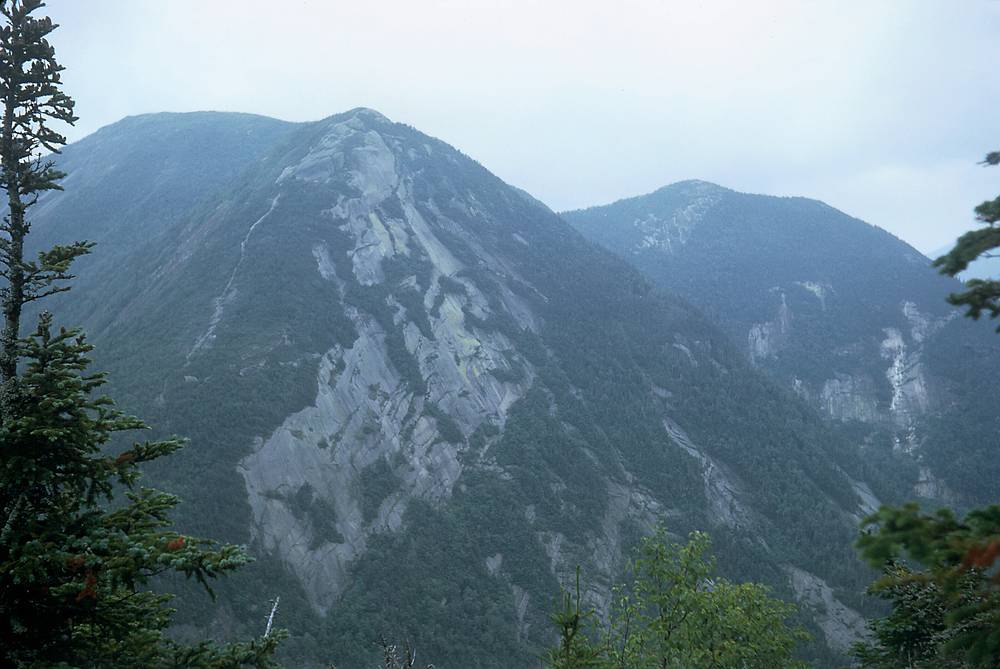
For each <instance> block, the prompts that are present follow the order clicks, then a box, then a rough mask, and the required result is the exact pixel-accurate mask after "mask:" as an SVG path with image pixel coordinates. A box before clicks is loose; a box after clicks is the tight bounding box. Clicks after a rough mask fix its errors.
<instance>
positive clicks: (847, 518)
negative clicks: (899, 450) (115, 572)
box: [39, 109, 899, 667]
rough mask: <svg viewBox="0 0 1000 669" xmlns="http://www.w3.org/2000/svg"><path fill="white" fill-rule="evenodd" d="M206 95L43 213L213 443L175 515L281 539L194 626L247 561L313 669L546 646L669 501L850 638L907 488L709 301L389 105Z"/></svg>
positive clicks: (214, 530) (839, 642)
mask: <svg viewBox="0 0 1000 669" xmlns="http://www.w3.org/2000/svg"><path fill="white" fill-rule="evenodd" d="M187 120H188V121H199V120H200V121H202V122H207V121H209V120H210V121H211V123H209V124H208V125H205V126H204V127H202V126H198V127H200V128H201V129H202V131H203V132H204V134H203V135H198V137H201V138H203V139H201V141H192V142H191V143H190V144H189V145H187V146H182V147H178V146H177V145H176V142H174V141H173V137H175V134H171V133H183V132H186V130H185V123H184V122H180V123H178V122H179V121H185V119H177V118H174V117H169V118H164V119H159V121H160V122H161V123H166V124H167V127H166V128H165V129H164V131H163V132H159V133H158V132H151V133H145V134H140V135H138V136H136V137H134V138H133V140H132V143H128V142H125V143H122V144H121V145H116V144H113V143H104V144H100V143H96V144H92V146H91V147H90V148H88V147H86V146H84V147H83V148H85V149H87V151H88V152H89V153H85V152H84V151H83V150H82V149H80V148H79V147H77V148H76V149H74V147H68V148H67V150H66V152H65V154H64V155H63V157H62V160H63V163H62V164H63V166H64V167H65V168H66V169H67V170H68V171H74V170H78V169H85V168H86V167H87V166H88V165H94V164H96V165H117V166H119V172H117V173H114V174H113V175H112V177H107V180H105V181H101V180H100V179H94V180H92V181H89V182H88V181H86V180H85V179H81V181H79V182H78V185H77V190H76V191H75V192H74V191H72V190H67V192H66V193H65V194H56V195H53V196H51V199H50V200H49V201H48V202H47V203H46V207H47V208H46V209H40V210H39V214H40V215H39V229H40V230H45V231H46V232H45V234H46V235H47V238H48V239H51V240H55V241H65V240H66V239H67V238H69V237H73V238H75V237H77V236H80V237H86V236H87V235H86V233H87V231H88V230H89V229H94V230H97V231H99V232H101V234H103V235H105V240H104V243H102V246H99V247H98V249H97V250H96V252H95V253H96V254H100V253H101V252H102V251H103V250H105V249H106V253H107V257H106V258H105V259H103V260H101V261H99V262H97V261H95V262H92V263H91V264H89V265H85V266H82V267H81V274H85V275H86V277H87V278H86V279H81V282H80V283H79V285H78V287H77V289H75V290H74V292H73V294H72V295H70V296H60V297H59V299H58V300H57V301H56V302H54V303H53V305H54V307H53V310H54V311H56V312H57V313H60V315H61V317H62V318H63V320H65V321H68V322H81V323H83V324H84V325H85V326H86V327H87V328H88V330H90V331H91V332H92V334H93V340H94V341H95V343H96V344H97V346H98V348H97V350H96V351H95V353H96V357H97V360H98V363H99V365H100V366H102V367H104V368H107V369H108V370H109V371H110V372H111V374H112V376H111V378H112V382H113V384H114V386H113V391H114V395H115V396H117V397H119V398H120V399H121V401H122V403H123V405H124V406H125V408H127V409H128V410H130V411H135V412H137V413H139V414H140V415H142V416H143V417H144V418H147V419H148V420H149V421H150V423H151V424H153V425H155V426H156V428H157V431H159V432H164V433H173V432H176V433H180V434H185V435H189V436H190V437H191V438H192V444H191V445H190V446H189V447H188V448H187V449H185V451H182V452H181V453H180V454H179V455H178V456H177V457H176V458H175V459H174V461H173V462H172V463H171V465H170V466H169V467H162V468H159V469H155V470H154V471H153V472H152V474H153V476H154V478H155V479H156V480H157V481H159V482H162V483H163V485H164V486H165V487H167V488H168V489H170V490H176V491H177V492H178V493H179V494H180V495H181V496H182V497H183V498H184V499H185V500H188V502H187V504H185V505H183V506H182V508H181V511H180V515H179V518H178V521H179V523H180V524H181V526H182V527H184V528H190V529H191V530H193V531H199V532H202V533H206V531H207V533H209V534H211V535H213V536H220V537H221V538H223V539H226V540H230V541H236V542H239V543H248V544H249V545H250V546H251V549H252V550H253V552H254V553H255V555H257V557H258V558H259V559H258V562H257V564H255V565H254V566H253V567H252V568H251V570H249V571H248V572H247V574H246V575H245V576H243V577H237V578H235V579H233V580H232V581H231V582H229V583H227V584H224V585H223V588H222V590H221V592H222V594H223V596H224V597H225V598H226V601H227V602H229V603H230V604H229V610H228V611H226V610H220V609H218V608H213V607H210V606H208V605H207V604H206V603H205V602H204V601H203V600H200V599H198V597H196V596H195V595H193V594H188V595H186V596H185V597H184V598H183V599H182V601H181V602H180V605H181V609H182V617H183V618H184V619H185V620H186V621H187V624H188V625H200V626H203V627H207V628H209V629H213V630H215V631H216V632H218V633H223V630H227V629H233V628H239V627H240V626H241V625H244V626H245V625H250V626H252V625H253V623H252V621H253V620H255V618H254V616H257V615H260V611H261V607H262V605H263V603H262V601H258V600H260V599H261V598H262V597H263V595H262V594H261V591H260V587H254V586H252V585H251V583H253V582H255V581H256V582H258V583H265V584H267V586H268V588H269V589H272V590H274V591H275V594H278V593H280V594H281V597H282V604H283V611H288V612H289V613H288V614H287V615H289V619H288V623H289V625H288V626H289V627H291V628H292V630H293V638H292V639H291V640H290V641H289V643H288V645H287V650H286V652H287V653H289V657H292V658H294V659H295V660H296V661H297V662H298V663H299V664H301V665H303V666H312V665H316V664H318V663H319V662H320V661H321V658H322V657H323V654H324V653H326V652H330V651H332V652H334V653H335V657H334V659H335V660H336V661H337V662H338V664H341V665H343V666H349V667H350V666H362V665H363V663H364V662H366V661H367V659H370V657H371V648H370V645H369V642H370V639H366V638H365V636H364V635H365V630H369V631H370V630H372V629H377V630H385V631H386V632H387V633H389V632H392V631H396V630H398V631H401V632H402V633H406V634H407V635H409V636H411V638H412V639H413V641H414V642H416V643H417V644H418V646H419V647H420V648H421V649H422V652H424V653H425V654H427V656H428V657H433V658H434V659H435V661H436V663H437V664H438V666H483V667H492V666H496V667H501V666H502V667H510V666H525V667H527V666H531V665H532V662H533V658H534V657H536V656H537V655H536V654H537V652H538V651H539V649H540V648H541V647H543V646H544V645H546V644H547V643H548V642H549V640H550V632H549V629H548V611H549V604H550V603H551V598H552V597H553V596H554V595H555V594H556V592H557V591H558V587H559V584H560V583H562V584H568V583H569V581H570V580H571V579H572V576H573V573H574V568H575V566H576V564H581V565H582V566H583V568H584V570H585V573H586V574H588V576H589V578H590V582H591V583H593V584H594V585H593V587H591V588H590V589H588V591H587V592H586V598H587V601H588V602H589V603H591V604H593V605H595V606H597V607H598V609H600V610H606V607H607V605H608V597H609V586H610V583H612V582H613V581H614V580H615V579H617V578H618V577H619V575H620V572H621V570H622V569H623V568H624V565H625V559H626V557H625V556H627V554H628V549H629V547H630V546H631V545H632V544H633V543H634V541H635V540H636V539H637V538H638V537H639V536H641V535H642V534H644V533H646V532H648V531H649V530H650V529H651V528H652V527H653V526H654V525H655V524H657V523H659V522H666V523H668V524H669V526H670V528H671V529H672V531H674V532H676V533H678V534H684V533H685V532H687V531H688V530H690V529H695V528H707V529H709V530H710V531H711V532H712V534H713V537H714V538H715V541H716V546H717V550H718V554H719V557H720V565H721V566H722V569H723V572H724V573H726V574H729V575H732V576H735V577H740V578H754V579H756V580H763V581H767V582H769V583H771V584H772V585H774V586H775V587H776V588H777V589H778V592H779V593H780V594H782V595H783V596H786V597H789V598H792V599H796V600H797V601H799V602H800V603H801V604H802V606H803V607H804V611H805V613H804V614H803V620H804V621H805V622H806V623H807V624H809V625H810V626H811V628H812V629H813V630H814V631H815V632H816V634H817V643H815V644H814V645H813V646H811V647H810V649H809V651H808V652H809V653H810V654H811V656H812V657H815V658H820V659H822V660H823V661H825V662H826V663H827V664H830V665H831V666H832V665H833V663H835V662H836V661H837V660H835V659H834V658H837V657H839V656H840V655H839V654H840V653H843V652H844V651H845V650H846V647H847V645H848V644H849V643H850V641H851V640H852V639H853V638H855V637H856V636H857V634H858V633H860V630H861V626H862V618H861V615H860V614H859V613H858V612H857V611H856V610H855V609H862V610H863V608H864V602H863V600H862V597H861V590H862V589H863V587H864V584H865V583H866V582H867V580H868V572H867V570H866V569H865V568H863V567H862V566H861V565H860V563H859V562H858V561H857V559H856V557H855V556H854V553H853V549H852V548H851V545H850V544H851V541H852V540H853V535H854V528H855V527H856V522H857V520H858V518H859V517H860V515H861V514H863V513H864V512H865V511H866V510H868V509H870V506H871V504H872V500H873V499H875V498H878V499H893V497H894V495H896V494H897V493H898V492H899V486H898V485H897V482H896V481H894V480H893V479H892V477H888V478H887V477H885V476H881V474H880V471H881V470H880V468H879V467H878V466H877V465H876V464H873V462H872V461H871V460H870V459H867V458H864V457H862V454H861V452H860V451H859V449H858V448H857V447H856V446H855V445H854V444H852V443H851V442H850V441H849V440H847V439H845V438H844V437H842V436H841V435H839V434H838V433H836V432H833V431H831V430H830V429H829V428H828V427H827V426H826V425H825V424H824V423H823V422H822V421H821V420H820V419H819V417H818V416H817V415H816V414H815V412H814V411H813V410H812V409H811V408H810V407H809V406H808V405H807V403H806V402H804V401H803V400H802V399H801V398H799V397H797V396H796V395H795V394H794V393H793V392H790V391H788V390H786V389H784V388H782V387H781V386H780V385H778V384H776V383H773V382H772V381H770V380H769V379H768V378H767V377H766V376H765V375H763V374H762V373H760V372H759V371H757V370H754V369H753V368H752V367H751V366H750V365H749V363H748V362H747V361H746V360H745V359H744V357H743V355H742V354H741V352H740V351H739V350H738V349H737V348H735V347H733V346H732V345H731V343H730V341H729V337H728V336H727V335H725V333H723V332H722V331H720V330H719V329H718V328H716V326H715V325H713V324H712V323H711V322H710V321H709V320H708V319H706V318H705V317H704V316H703V315H702V314H701V312H700V310H699V309H696V308H695V307H693V306H691V305H690V304H689V303H688V302H686V301H685V300H683V299H681V298H678V297H674V296H672V295H668V294H666V293H662V292H659V291H657V290H655V289H654V288H653V286H652V284H651V283H650V281H649V280H647V279H646V278H644V277H643V276H642V275H641V274H640V273H639V271H638V270H636V269H633V268H631V267H629V266H628V265H627V264H625V263H624V262H623V261H621V260H620V259H619V258H617V257H615V256H614V255H613V254H612V253H610V252H607V251H605V250H602V249H600V248H599V247H597V246H596V245H594V244H593V243H591V242H589V241H587V240H586V239H585V238H584V237H583V236H582V235H580V234H579V233H578V232H576V231H575V230H573V229H572V228H571V227H570V226H569V225H568V224H566V223H565V222H564V221H563V220H562V219H561V218H559V217H558V216H556V215H555V214H554V213H553V212H552V211H551V210H549V209H548V208H547V207H545V206H544V205H542V204H541V203H538V202H537V201H536V200H535V199H534V198H531V197H530V196H527V197H526V196H525V194H524V192H523V191H521V190H519V189H515V188H513V187H510V186H508V185H506V184H504V183H503V182H502V181H501V180H500V179H498V178H497V177H496V176H494V175H492V174H491V173H489V172H488V171H487V170H486V169H485V168H484V167H482V166H481V165H479V164H478V163H477V162H475V161H474V160H472V159H471V158H468V157H467V156H464V155H463V154H461V153H460V152H459V151H457V150H456V149H453V148H452V147H450V146H448V145H447V144H445V143H444V142H441V141H440V140H437V139H434V138H432V137H429V136H427V135H423V134H421V133H419V132H418V131H416V130H414V129H412V128H409V127H408V126H404V125H402V124H396V123H392V122H391V121H389V120H388V119H385V117H382V116H381V115H378V116H375V115H374V113H370V112H369V111H368V110H364V109H361V110H354V111H352V112H347V113H344V114H338V115H334V116H331V117H328V118H327V119H324V120H322V121H318V122H312V123H305V124H294V125H293V126H291V127H286V126H284V125H281V122H278V125H272V124H269V123H267V122H266V121H260V120H259V119H252V118H251V119H246V118H243V119H236V120H237V121H239V123H237V124H236V126H235V129H234V128H232V127H227V126H226V124H227V119H226V118H225V117H224V116H222V117H215V116H212V117H200V118H199V119H187ZM150 123H153V125H155V124H156V122H155V121H150ZM240 123H242V124H244V125H240ZM212 124H215V125H216V126H218V127H214V128H213V127H209V126H211V125H212ZM247 124H249V125H250V126H252V127H253V128H254V129H255V133H252V134H251V137H252V138H254V141H252V142H250V143H249V144H248V143H246V141H245V137H244V135H245V133H244V135H241V134H240V133H241V132H242V131H245V130H246V129H247V128H246V125H247ZM258 124H263V125H264V126H267V128H265V129H260V130H256V129H257V128H258ZM139 125H140V126H141V125H142V124H139ZM195 125H197V124H195ZM207 140H211V141H207ZM258 140H259V141H258ZM136 147H140V148H142V151H138V150H136ZM171 148H177V150H178V152H179V153H178V156H179V158H178V160H179V159H180V157H183V156H180V153H183V152H187V153H188V154H189V155H188V156H187V158H186V159H187V160H189V161H192V162H193V163H198V162H200V161H216V162H215V163H213V165H216V167H215V168H214V169H211V170H204V169H203V170H202V172H204V173H206V174H208V175H209V176H210V177H211V181H210V182H197V183H194V182H193V181H192V180H191V179H188V178H187V177H188V176H189V174H188V173H187V172H185V171H183V170H175V169H172V168H171V163H170V162H169V161H166V160H156V161H154V163H153V166H154V167H159V168H161V171H159V172H156V171H155V170H153V169H147V170H146V171H145V172H143V171H141V170H133V169H129V166H130V165H131V164H132V163H130V162H129V161H132V160H134V161H139V162H143V161H145V160H146V159H147V155H154V156H156V155H159V154H161V153H162V154H163V155H171V154H169V150H170V149H171ZM182 149H183V150H182ZM143 151H145V152H148V153H143ZM131 176H134V177H135V179H134V180H132V181H129V180H128V179H127V178H126V177H131ZM109 186H113V187H109ZM133 191H135V194H136V195H139V194H147V193H161V192H162V193H166V194H169V195H170V196H172V197H176V200H173V202H175V205H174V206H173V207H172V208H170V209H169V210H167V211H161V204H162V200H161V199H160V196H158V195H157V196H156V197H144V198H135V199H132V198H130V197H129V195H131V194H132V192H133ZM123 202H124V203H127V207H126V210H124V211H117V210H115V207H119V206H121V203H123ZM81 210H83V211H90V212H93V213H94V216H95V220H93V221H89V220H85V221H84V222H83V223H82V224H81V223H80V219H79V216H78V214H79V213H80V211H81ZM102 211H104V212H105V215H104V216H105V217H104V218H103V219H100V218H97V214H99V213H100V212H102ZM108 212H111V214H108ZM157 212H158V213H157ZM133 218H141V219H143V227H141V228H140V229H138V230H133V229H131V228H130V227H129V226H130V220H131V219H133ZM154 228H155V229H154ZM139 233H142V234H139ZM102 247H103V248H102ZM105 351H109V352H113V353H114V356H113V357H112V356H110V355H107V354H105V353H104V352H105ZM886 457H887V458H888V457H891V456H886ZM829 602H839V603H838V604H837V606H834V607H830V606H828V605H827V604H828V603H829Z"/></svg>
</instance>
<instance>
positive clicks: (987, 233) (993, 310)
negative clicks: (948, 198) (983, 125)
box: [934, 151, 1000, 332]
mask: <svg viewBox="0 0 1000 669" xmlns="http://www.w3.org/2000/svg"><path fill="white" fill-rule="evenodd" d="M983 164H984V165H992V166H996V165H1000V151H993V152H991V153H988V154H986V158H985V159H984V160H983ZM975 212H976V219H977V220H979V221H980V222H982V223H985V224H986V227H984V228H980V229H978V230H971V231H969V232H967V233H965V234H964V235H962V236H961V237H959V239H958V242H956V244H955V248H953V249H952V250H951V251H949V252H948V253H947V254H946V255H943V256H941V257H940V258H938V259H937V260H935V261H934V266H935V267H940V268H941V273H942V274H947V275H948V276H955V275H957V274H959V273H960V272H962V271H964V270H965V269H966V268H967V267H968V266H969V264H970V263H971V262H973V261H974V260H976V259H977V258H979V257H981V256H983V257H992V256H991V254H990V252H991V251H993V249H995V248H997V247H1000V228H998V227H997V223H998V222H1000V196H998V197H997V198H995V199H993V200H988V201H986V202H983V203H982V204H980V205H979V206H978V207H976V209H975ZM948 301H949V302H950V303H952V304H954V305H956V306H964V307H967V308H968V311H967V312H966V315H967V316H969V317H971V318H974V319H978V318H979V317H980V316H981V315H982V314H983V313H984V312H985V313H988V314H989V315H990V318H996V317H997V316H1000V281H998V280H996V279H970V280H969V281H967V282H966V284H965V290H963V291H962V292H960V293H954V294H952V295H950V296H949V297H948ZM997 331H998V332H1000V326H998V327H997Z"/></svg>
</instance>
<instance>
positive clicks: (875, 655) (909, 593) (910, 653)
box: [852, 563, 976, 669]
mask: <svg viewBox="0 0 1000 669" xmlns="http://www.w3.org/2000/svg"><path fill="white" fill-rule="evenodd" d="M962 591H963V592H962V595H961V598H962V600H963V603H964V604H968V603H971V601H973V600H974V598H975V596H976V595H975V591H974V583H973V582H972V580H971V579H970V580H969V582H967V583H966V584H965V586H964V587H963V588H962ZM868 594H870V595H873V596H875V597H878V598H880V599H884V600H886V601H888V602H889V603H890V604H891V605H892V610H891V611H890V613H889V614H888V615H887V616H886V617H884V618H879V619H876V620H873V621H870V622H869V628H870V630H871V637H870V638H868V639H866V640H864V641H861V642H858V643H856V644H855V645H854V647H853V649H852V650H853V653H854V657H855V658H856V659H857V660H858V664H859V666H860V667H862V669H897V668H898V667H908V668H910V669H964V668H965V667H968V665H967V664H966V663H965V661H964V657H963V655H964V654H963V653H962V652H961V651H960V650H949V647H950V645H951V644H950V642H951V641H952V640H953V639H954V636H955V630H954V629H953V628H951V627H949V626H948V624H947V621H946V616H947V614H948V611H949V610H950V609H951V608H952V605H951V603H950V602H949V598H948V597H947V596H946V595H945V594H944V593H943V592H942V590H941V588H940V587H939V586H938V585H937V584H936V583H934V581H933V580H931V579H929V578H928V577H927V574H926V572H916V571H912V570H911V569H908V568H907V567H905V566H903V565H900V564H895V563H890V564H889V565H888V566H887V567H886V569H885V572H884V574H883V576H882V578H880V579H879V580H878V581H876V582H875V583H874V584H872V586H871V587H870V588H868Z"/></svg>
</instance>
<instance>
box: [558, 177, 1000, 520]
mask: <svg viewBox="0 0 1000 669" xmlns="http://www.w3.org/2000/svg"><path fill="white" fill-rule="evenodd" d="M563 217H564V218H565V219H566V220H567V221H569V222H570V223H572V224H573V225H574V226H575V227H576V228H577V229H578V230H580V231H581V232H582V233H583V234H584V235H585V236H587V237H588V238H590V239H592V240H594V241H596V242H598V243H600V244H602V245H603V246H606V247H607V248H609V249H611V250H613V251H615V252H616V253H618V254H620V255H621V256H622V257H624V258H626V259H627V260H628V261H629V262H630V263H632V264H633V265H634V266H636V267H637V268H639V269H641V270H642V271H643V272H644V273H645V274H646V275H647V276H648V277H649V278H651V279H652V280H653V281H654V282H655V283H656V284H657V285H658V286H660V287H662V288H665V289H669V290H671V291H674V292H675V293H677V294H679V295H681V296H682V297H685V298H686V299H688V300H690V301H691V302H693V303H695V304H697V305H698V306H700V307H701V308H703V309H704V310H705V312H706V313H707V314H708V315H710V316H711V317H713V318H714V319H715V320H716V321H717V322H719V323H720V324H721V325H722V326H723V327H724V328H725V329H726V330H727V332H728V333H729V335H730V336H731V337H733V338H734V340H735V341H737V342H738V343H739V344H740V346H741V348H742V350H743V355H744V356H745V358H746V359H747V360H748V361H749V362H751V363H752V364H753V365H755V366H756V367H758V368H760V369H763V370H766V371H768V372H769V373H770V374H771V375H772V376H774V377H775V378H777V379H778V380H780V381H781V382H782V383H783V384H784V385H785V386H786V387H787V388H789V389H792V390H794V391H795V392H796V393H797V394H798V395H799V396H801V397H802V398H803V399H805V400H806V401H807V402H809V403H810V404H812V405H813V406H814V407H816V408H818V409H820V410H821V411H822V412H823V413H825V414H826V415H827V416H828V417H829V418H830V419H832V420H833V421H835V422H839V423H841V424H842V426H843V427H844V429H846V430H847V431H848V433H849V434H853V435H854V439H855V440H857V441H858V442H859V443H864V444H867V446H866V448H867V449H868V450H869V452H871V453H872V454H873V455H874V454H875V453H876V452H877V451H878V450H885V449H886V448H890V449H892V450H894V451H896V452H898V453H905V454H908V455H909V456H910V459H911V462H912V466H911V467H910V470H911V471H910V472H909V474H908V476H910V478H911V485H912V494H913V495H915V496H919V497H924V498H930V499H933V500H936V501H943V502H947V503H952V504H958V505H960V506H961V505H964V504H983V503H989V502H995V501H996V497H997V494H998V492H1000V488H998V484H997V481H1000V458H998V457H997V454H998V452H1000V443H998V434H1000V430H998V428H1000V414H998V411H997V409H998V405H997V402H996V397H997V396H998V391H1000V382H998V379H1000V339H998V338H997V336H996V335H995V334H994V333H993V329H992V328H991V327H989V326H988V325H986V324H982V323H972V322H970V321H969V320H968V319H965V318H961V317H960V315H959V314H958V312H957V311H955V310H954V309H952V308H951V307H950V306H949V305H948V304H946V303H945V297H946V296H947V294H948V293H950V292H953V291H954V290H955V289H956V288H957V287H958V283H957V282H955V281H953V280H951V279H948V278H945V277H942V276H940V275H939V274H938V273H937V272H936V271H935V270H934V269H932V268H931V267H930V261H929V260H928V259H927V258H925V257H924V256H923V255H921V254H920V253H918V252H917V251H916V250H915V249H913V248H912V247H910V246H909V245H907V244H906V243H905V242H903V241H901V240H899V239H897V238H895V237H893V236H892V235H890V234H889V233H887V232H886V231H884V230H881V229H879V228H877V227H875V226H872V225H869V224H867V223H864V222H863V221H860V220H858V219H855V218H852V217H850V216H848V215H846V214H844V213H842V212H840V211H837V210H836V209H834V208H832V207H829V206H827V205H825V204H823V203H822V202H818V201H815V200H809V199H805V198H779V197H768V196H763V195H750V194H745V193H738V192H735V191H732V190H729V189H726V188H722V187H720V186H716V185H714V184H710V183H706V182H703V181H687V182H682V183H677V184H674V185H672V186H667V187H666V188H662V189H660V190H658V191H656V192H654V193H650V194H648V195H644V196H641V197H635V198H630V199H626V200H621V201H619V202H615V203H613V204H610V205H606V206H601V207H594V208H591V209H585V210H581V211H572V212H566V213H564V214H563Z"/></svg>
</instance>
